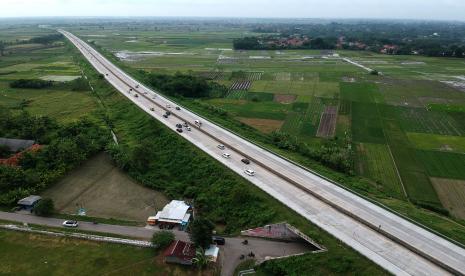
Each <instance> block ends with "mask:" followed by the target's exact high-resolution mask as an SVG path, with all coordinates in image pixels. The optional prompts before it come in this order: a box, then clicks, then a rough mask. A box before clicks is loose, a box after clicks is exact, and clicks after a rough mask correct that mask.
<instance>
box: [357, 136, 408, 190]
mask: <svg viewBox="0 0 465 276" xmlns="http://www.w3.org/2000/svg"><path fill="white" fill-rule="evenodd" d="M356 148H357V160H358V162H357V165H356V169H357V170H358V172H359V173H360V174H361V175H364V176H366V177H368V178H370V179H373V180H376V182H377V183H379V184H380V185H382V187H383V189H384V190H385V191H386V193H387V194H389V195H391V196H393V197H396V198H399V199H405V195H404V191H403V189H402V184H401V182H400V179H399V176H398V174H397V171H396V167H395V164H394V161H393V160H392V158H391V155H390V153H389V148H388V146H386V145H381V144H370V143H363V144H358V145H357V147H356Z"/></svg>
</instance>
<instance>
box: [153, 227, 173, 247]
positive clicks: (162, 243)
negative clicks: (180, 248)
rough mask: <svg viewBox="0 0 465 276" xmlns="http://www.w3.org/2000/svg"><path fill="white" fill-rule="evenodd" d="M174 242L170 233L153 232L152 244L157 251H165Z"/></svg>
mask: <svg viewBox="0 0 465 276" xmlns="http://www.w3.org/2000/svg"><path fill="white" fill-rule="evenodd" d="M173 241H174V234H173V232H170V231H159V232H155V233H154V234H153V236H152V244H153V245H154V246H156V248H157V250H158V249H165V248H166V247H168V246H169V245H170V244H171V243H172V242H173Z"/></svg>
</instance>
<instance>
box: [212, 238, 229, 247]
mask: <svg viewBox="0 0 465 276" xmlns="http://www.w3.org/2000/svg"><path fill="white" fill-rule="evenodd" d="M212 241H213V243H216V244H217V245H224V244H225V243H226V240H225V239H224V238H223V237H215V236H213V237H212Z"/></svg>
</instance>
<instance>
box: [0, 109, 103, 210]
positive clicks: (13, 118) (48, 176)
mask: <svg viewBox="0 0 465 276" xmlns="http://www.w3.org/2000/svg"><path fill="white" fill-rule="evenodd" d="M0 113H1V117H0V136H1V137H9V138H19V139H33V140H35V141H37V143H39V144H42V145H44V147H43V148H42V149H40V150H39V151H38V152H36V153H24V154H23V156H22V157H21V159H20V160H19V164H20V167H10V166H6V165H0V205H11V204H14V203H15V202H16V201H17V200H19V199H20V198H22V197H24V196H27V195H29V194H35V193H38V192H40V191H42V190H43V189H45V188H46V187H48V186H49V185H50V184H52V183H54V182H56V181H57V180H58V179H59V178H60V177H62V176H64V175H65V173H66V172H68V171H69V170H70V169H72V168H74V167H76V166H78V165H79V164H81V163H82V162H83V161H85V160H87V159H88V158H89V157H90V156H91V155H93V154H95V153H97V152H99V151H101V150H102V149H104V147H105V145H106V144H107V142H108V141H109V140H108V139H109V134H108V131H107V130H106V129H104V128H102V127H101V126H99V125H97V124H96V123H94V122H91V121H89V120H87V119H81V120H79V121H77V122H73V123H70V124H66V125H60V124H58V123H57V122H56V121H55V120H53V119H51V118H49V117H43V116H42V117H36V116H31V115H29V114H28V113H27V112H22V113H19V114H16V115H15V114H12V113H10V112H9V111H7V110H4V109H1V110H0Z"/></svg>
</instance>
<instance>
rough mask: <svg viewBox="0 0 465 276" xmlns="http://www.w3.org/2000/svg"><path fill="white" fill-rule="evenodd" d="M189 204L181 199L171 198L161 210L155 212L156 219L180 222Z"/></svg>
mask: <svg viewBox="0 0 465 276" xmlns="http://www.w3.org/2000/svg"><path fill="white" fill-rule="evenodd" d="M189 208H190V206H189V205H187V204H186V203H185V202H184V201H181V200H172V201H171V202H170V203H169V204H167V205H166V206H165V207H163V210H161V211H160V212H158V213H157V214H156V216H155V217H156V219H158V220H163V221H169V222H181V221H182V220H183V219H184V218H185V216H186V213H187V210H189Z"/></svg>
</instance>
